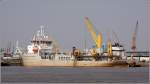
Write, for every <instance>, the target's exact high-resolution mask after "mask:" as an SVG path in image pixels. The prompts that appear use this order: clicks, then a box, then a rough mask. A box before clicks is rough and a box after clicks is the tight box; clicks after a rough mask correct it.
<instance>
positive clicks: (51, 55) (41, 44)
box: [22, 26, 128, 67]
mask: <svg viewBox="0 0 150 84" xmlns="http://www.w3.org/2000/svg"><path fill="white" fill-rule="evenodd" d="M111 49H112V51H113V54H114V55H113V56H112V55H111V56H108V54H107V52H106V53H105V52H103V53H101V54H95V55H92V54H90V53H85V52H81V51H80V50H79V49H77V48H76V47H73V48H72V52H70V53H64V52H60V51H59V49H58V47H57V45H56V43H55V41H54V39H52V38H51V37H50V36H49V35H47V34H45V31H44V26H41V28H40V30H38V31H37V32H36V33H35V34H34V35H33V38H32V40H31V44H30V45H28V46H27V52H26V53H24V54H23V55H22V64H23V66H54V67H57V66H62V67H65V66H66V67H112V66H117V65H125V66H126V65H128V64H127V62H126V61H124V60H123V59H122V57H121V55H124V53H123V51H124V48H123V46H120V45H119V44H115V45H113V46H112V48H111ZM89 51H90V50H89ZM120 51H121V53H120ZM118 53H119V54H118Z"/></svg>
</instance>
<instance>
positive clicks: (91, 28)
mask: <svg viewBox="0 0 150 84" xmlns="http://www.w3.org/2000/svg"><path fill="white" fill-rule="evenodd" d="M84 20H85V24H86V26H87V28H88V31H89V32H90V34H91V36H92V38H93V40H94V42H95V44H96V48H94V49H93V50H92V51H93V52H92V54H97V53H98V52H97V51H96V50H97V49H100V48H101V47H102V39H103V38H102V34H101V33H99V34H97V33H96V32H95V31H94V26H93V24H92V22H91V21H90V20H89V18H88V17H84Z"/></svg>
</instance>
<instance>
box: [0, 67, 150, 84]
mask: <svg viewBox="0 0 150 84" xmlns="http://www.w3.org/2000/svg"><path fill="white" fill-rule="evenodd" d="M1 82H2V83H148V82H149V67H131V68H127V67H23V66H9V67H1Z"/></svg>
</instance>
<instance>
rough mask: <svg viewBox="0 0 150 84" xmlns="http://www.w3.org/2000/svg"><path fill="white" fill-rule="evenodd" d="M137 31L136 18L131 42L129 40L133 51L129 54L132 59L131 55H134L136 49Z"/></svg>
mask: <svg viewBox="0 0 150 84" xmlns="http://www.w3.org/2000/svg"><path fill="white" fill-rule="evenodd" d="M137 32H138V20H137V22H136V27H135V30H134V32H133V35H132V42H131V50H132V51H133V54H132V55H131V60H133V56H135V51H136V49H137V47H136V36H137Z"/></svg>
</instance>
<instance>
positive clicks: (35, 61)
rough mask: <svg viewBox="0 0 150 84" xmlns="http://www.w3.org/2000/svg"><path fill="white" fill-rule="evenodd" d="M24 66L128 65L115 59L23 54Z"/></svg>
mask: <svg viewBox="0 0 150 84" xmlns="http://www.w3.org/2000/svg"><path fill="white" fill-rule="evenodd" d="M22 62H23V63H22V64H23V66H53V67H57V66H62V67H112V66H115V65H121V66H122V65H127V64H126V63H123V62H119V63H118V62H113V61H95V60H93V61H76V60H64V61H62V60H56V59H53V60H50V59H41V57H40V56H32V55H31V56H23V57H22Z"/></svg>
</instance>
